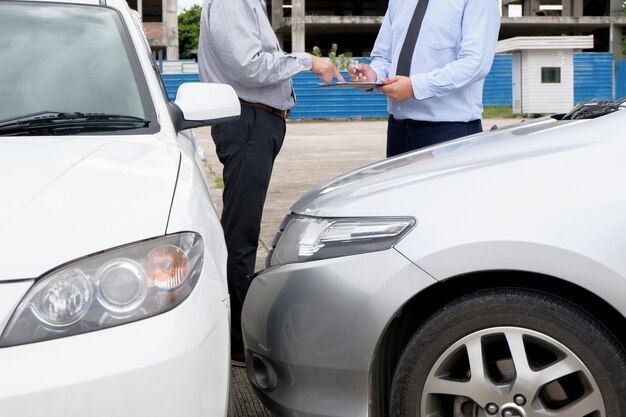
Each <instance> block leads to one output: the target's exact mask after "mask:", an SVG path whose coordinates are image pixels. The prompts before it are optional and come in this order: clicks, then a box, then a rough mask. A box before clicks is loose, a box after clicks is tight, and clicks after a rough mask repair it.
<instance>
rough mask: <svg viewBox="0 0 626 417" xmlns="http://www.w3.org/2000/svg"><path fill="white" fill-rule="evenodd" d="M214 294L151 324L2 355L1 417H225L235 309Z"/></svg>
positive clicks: (199, 290)
mask: <svg viewBox="0 0 626 417" xmlns="http://www.w3.org/2000/svg"><path fill="white" fill-rule="evenodd" d="M205 278H206V277H205ZM7 285H8V284H7ZM2 286H3V285H0V290H1V289H2V288H1V287H2ZM209 287H210V285H208V284H207V282H206V280H205V279H201V280H200V281H199V282H198V284H197V286H196V288H195V289H194V290H193V291H192V293H191V294H190V295H189V297H188V298H187V299H186V300H185V301H184V302H183V303H182V304H181V305H179V306H178V307H176V308H174V309H173V310H171V311H169V312H166V313H163V314H161V315H158V316H155V317H152V318H148V319H144V320H141V321H138V322H134V323H130V324H126V325H122V326H118V327H114V328H110V329H106V330H101V331H96V332H92V333H86V334H82V335H78V336H72V337H66V338H61V339H56V340H51V341H46V342H40V343H33V344H28V345H22V346H14V347H8V348H2V349H0V369H1V370H2V372H1V375H2V377H0V416H7V417H8V416H29V417H39V416H46V417H67V416H89V417H111V416H115V417H131V416H132V417H143V416H146V417H165V416H168V417H171V416H179V417H201V416H202V417H214V416H215V417H218V416H219V417H223V416H225V415H226V413H227V406H228V401H229V386H230V351H229V345H230V338H229V331H230V329H229V327H230V326H229V305H228V300H220V299H219V297H215V296H214V295H213V294H212V293H211V290H210V288H209Z"/></svg>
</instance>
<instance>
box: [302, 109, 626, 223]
mask: <svg viewBox="0 0 626 417" xmlns="http://www.w3.org/2000/svg"><path fill="white" fill-rule="evenodd" d="M625 122H626V111H619V112H616V113H613V114H611V115H607V116H603V117H601V118H597V119H593V120H567V121H557V120H555V119H552V118H543V119H538V120H536V121H533V122H522V123H518V124H515V125H511V126H508V127H506V128H503V129H496V130H492V131H488V132H484V133H479V134H476V135H472V136H468V137H465V138H461V139H457V140H453V141H450V142H446V143H443V144H440V145H437V146H433V147H429V148H424V149H422V150H418V151H413V152H409V153H406V154H403V155H400V156H397V157H394V158H389V159H385V160H382V161H379V162H376V163H373V164H370V165H367V166H364V167H362V168H358V169H356V170H353V171H351V172H348V173H346V174H344V175H341V176H339V177H337V178H334V179H332V180H330V181H328V182H326V183H323V184H321V185H320V186H318V187H317V188H315V189H313V190H311V191H309V192H308V193H306V194H305V195H303V196H302V197H301V198H300V199H299V200H298V201H296V202H295V203H294V204H293V205H292V207H291V210H292V211H293V212H295V213H299V214H304V215H311V216H321V217H356V216H388V215H409V216H411V215H414V214H415V207H416V205H418V204H420V203H423V202H431V201H432V199H433V198H437V196H436V195H434V194H433V187H434V184H445V186H444V187H443V189H442V191H441V192H439V191H437V192H438V193H440V194H441V193H442V192H443V193H445V191H446V190H449V191H452V192H453V191H456V190H458V187H463V184H464V183H465V184H466V185H469V184H476V183H471V181H481V180H484V179H485V178H493V176H498V175H507V174H508V172H507V170H512V169H517V170H519V169H524V168H525V166H528V165H530V164H529V163H528V162H529V161H533V162H532V169H537V167H538V166H541V165H542V166H543V167H545V168H546V170H547V172H549V170H550V169H552V170H554V168H555V167H550V166H549V164H550V163H553V162H555V161H553V160H552V159H551V156H552V155H554V154H557V153H561V154H567V153H571V152H572V151H574V150H576V149H580V148H583V147H588V146H592V145H594V144H598V143H599V142H607V141H612V140H622V138H621V137H620V136H621V135H622V133H621V132H622V131H623V125H624V123H625ZM538 161H539V162H538ZM525 164H526V165H525ZM452 177H458V178H455V179H454V180H455V181H453V182H450V180H451V179H452ZM442 179H444V180H445V181H440V180H442ZM452 184H454V187H451V186H452ZM422 186H424V187H422ZM446 187H450V188H446ZM435 189H436V190H439V189H441V188H436V187H435ZM421 191H424V193H421Z"/></svg>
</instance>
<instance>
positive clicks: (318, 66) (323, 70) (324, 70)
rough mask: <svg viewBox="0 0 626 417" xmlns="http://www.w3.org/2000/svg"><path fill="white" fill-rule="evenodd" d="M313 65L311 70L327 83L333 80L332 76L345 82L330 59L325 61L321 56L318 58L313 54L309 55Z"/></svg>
mask: <svg viewBox="0 0 626 417" xmlns="http://www.w3.org/2000/svg"><path fill="white" fill-rule="evenodd" d="M311 60H312V62H313V65H312V66H311V71H313V72H314V73H315V74H316V75H317V76H318V77H319V79H320V80H322V81H324V82H326V83H329V82H331V81H332V80H333V76H334V77H335V78H337V79H338V80H339V81H341V82H342V83H343V82H345V80H344V79H343V76H342V75H341V74H340V73H339V71H337V68H335V66H334V65H333V64H332V62H330V61H326V60H324V59H322V58H318V57H316V56H315V55H311Z"/></svg>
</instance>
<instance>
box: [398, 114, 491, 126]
mask: <svg viewBox="0 0 626 417" xmlns="http://www.w3.org/2000/svg"><path fill="white" fill-rule="evenodd" d="M391 117H393V116H391ZM394 120H396V121H397V122H399V123H401V124H402V125H403V126H404V127H426V126H437V125H441V124H450V123H459V124H460V123H464V124H474V123H480V120H479V119H476V120H472V121H469V122H427V121H424V120H412V119H396V118H395V117H394Z"/></svg>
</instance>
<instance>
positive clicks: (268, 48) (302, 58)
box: [198, 0, 312, 110]
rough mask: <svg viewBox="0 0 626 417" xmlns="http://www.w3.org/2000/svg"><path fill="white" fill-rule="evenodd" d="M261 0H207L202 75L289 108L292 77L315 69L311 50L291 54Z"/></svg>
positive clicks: (251, 99) (201, 43)
mask: <svg viewBox="0 0 626 417" xmlns="http://www.w3.org/2000/svg"><path fill="white" fill-rule="evenodd" d="M266 13H267V9H266V7H265V3H264V2H263V1H262V0H206V1H205V3H204V6H203V8H202V18H201V21H200V25H201V30H200V40H199V45H198V68H199V72H200V80H202V81H204V82H215V83H225V84H229V85H231V86H232V87H233V88H234V89H235V92H236V93H237V95H238V96H239V98H241V99H243V100H245V101H249V102H251V103H263V104H266V105H268V106H272V107H274V108H276V109H280V110H287V109H289V108H291V107H293V106H294V105H295V95H294V93H293V85H292V82H291V77H292V76H293V75H294V74H297V73H299V72H302V71H308V70H310V69H311V65H312V62H311V57H310V55H308V54H306V53H296V54H286V53H285V52H283V51H282V50H281V49H280V46H279V44H278V39H277V38H276V34H275V33H274V30H273V29H272V26H271V25H270V23H269V21H268V18H267V14H266Z"/></svg>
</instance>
